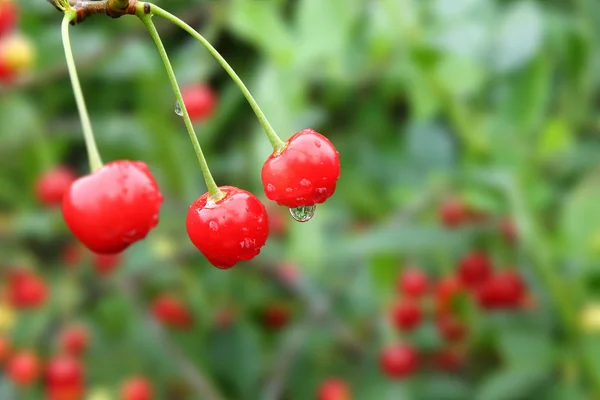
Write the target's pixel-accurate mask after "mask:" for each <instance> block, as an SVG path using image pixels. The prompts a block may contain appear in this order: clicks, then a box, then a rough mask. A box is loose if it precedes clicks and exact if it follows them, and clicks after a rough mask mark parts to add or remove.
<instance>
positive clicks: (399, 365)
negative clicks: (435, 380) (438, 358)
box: [379, 344, 419, 379]
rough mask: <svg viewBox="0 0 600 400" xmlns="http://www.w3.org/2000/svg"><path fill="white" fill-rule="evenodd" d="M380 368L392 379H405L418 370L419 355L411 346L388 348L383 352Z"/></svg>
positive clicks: (380, 358)
mask: <svg viewBox="0 0 600 400" xmlns="http://www.w3.org/2000/svg"><path fill="white" fill-rule="evenodd" d="M379 366H380V368H381V370H382V371H383V372H384V373H385V374H386V375H387V376H389V377H390V378H396V379H401V378H405V377H407V376H409V375H411V374H413V373H414V372H415V371H416V369H417V368H418V366H419V355H418V354H417V351H416V350H415V349H414V348H413V347H412V346H411V345H409V344H396V345H392V346H388V347H386V348H384V349H383V350H382V351H381V354H380V356H379Z"/></svg>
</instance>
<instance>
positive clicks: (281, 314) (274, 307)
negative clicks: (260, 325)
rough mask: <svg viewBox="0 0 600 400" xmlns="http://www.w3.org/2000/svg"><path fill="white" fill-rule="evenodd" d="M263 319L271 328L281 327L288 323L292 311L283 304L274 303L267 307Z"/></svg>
mask: <svg viewBox="0 0 600 400" xmlns="http://www.w3.org/2000/svg"><path fill="white" fill-rule="evenodd" d="M263 319H264V321H265V324H266V325H267V326H268V327H269V328H272V329H281V328H283V327H285V326H286V325H287V324H288V322H289V319H290V311H289V310H288V308H287V307H286V306H284V305H283V304H276V303H274V304H271V305H269V306H268V307H267V308H266V309H265V311H264V314H263Z"/></svg>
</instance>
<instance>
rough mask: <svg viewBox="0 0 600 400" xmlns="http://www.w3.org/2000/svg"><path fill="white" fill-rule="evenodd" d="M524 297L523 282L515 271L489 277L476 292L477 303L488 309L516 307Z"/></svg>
mask: <svg viewBox="0 0 600 400" xmlns="http://www.w3.org/2000/svg"><path fill="white" fill-rule="evenodd" d="M524 297H525V284H524V282H523V280H522V279H521V277H520V275H519V274H518V273H517V272H515V271H503V272H500V273H498V274H497V275H495V276H493V277H491V278H490V279H489V280H488V281H487V282H486V283H485V284H484V285H483V286H482V287H481V288H480V290H479V291H478V292H477V299H478V302H479V305H480V306H481V307H482V308H484V309H488V310H492V309H501V308H517V307H519V306H520V305H521V304H522V301H523V298H524Z"/></svg>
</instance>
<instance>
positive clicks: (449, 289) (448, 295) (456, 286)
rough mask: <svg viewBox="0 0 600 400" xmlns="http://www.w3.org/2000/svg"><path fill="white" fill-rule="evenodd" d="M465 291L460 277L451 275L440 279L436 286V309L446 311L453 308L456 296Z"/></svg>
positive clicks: (439, 311) (440, 311)
mask: <svg viewBox="0 0 600 400" xmlns="http://www.w3.org/2000/svg"><path fill="white" fill-rule="evenodd" d="M461 293H463V286H462V284H461V283H460V280H459V279H458V277H456V276H454V275H451V276H446V277H444V278H442V280H440V281H439V282H438V283H437V284H436V287H435V300H436V311H437V312H438V313H444V312H447V311H449V310H451V309H452V306H453V302H454V301H455V299H456V297H457V296H458V295H459V294H461Z"/></svg>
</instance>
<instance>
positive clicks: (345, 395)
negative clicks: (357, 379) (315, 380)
mask: <svg viewBox="0 0 600 400" xmlns="http://www.w3.org/2000/svg"><path fill="white" fill-rule="evenodd" d="M351 399H352V397H351V395H350V388H349V387H348V384H347V383H346V382H345V381H343V380H341V379H337V378H332V379H327V380H326V381H325V382H323V383H322V384H321V386H320V387H319V390H318V400H351Z"/></svg>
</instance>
